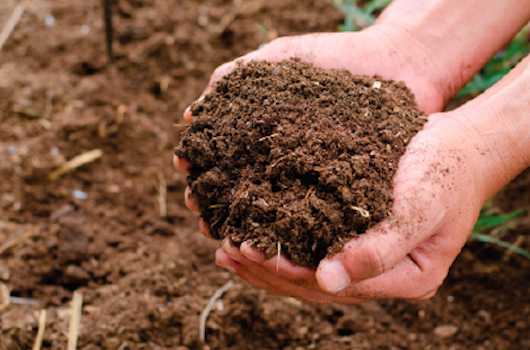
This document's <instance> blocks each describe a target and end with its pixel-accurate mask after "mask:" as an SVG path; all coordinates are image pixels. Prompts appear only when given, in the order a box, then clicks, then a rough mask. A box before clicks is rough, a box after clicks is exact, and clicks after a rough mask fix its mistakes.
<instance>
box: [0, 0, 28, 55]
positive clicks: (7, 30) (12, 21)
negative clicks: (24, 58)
mask: <svg viewBox="0 0 530 350" xmlns="http://www.w3.org/2000/svg"><path fill="white" fill-rule="evenodd" d="M25 10H26V5H23V4H22V5H18V6H17V7H15V10H13V13H12V14H11V17H9V19H8V20H7V23H6V25H5V27H4V29H2V32H1V33H0V51H1V50H2V47H3V46H4V44H5V42H6V41H7V39H9V37H10V36H11V33H13V30H14V29H15V27H16V25H17V24H18V22H19V21H20V18H22V14H23V13H24V11H25Z"/></svg>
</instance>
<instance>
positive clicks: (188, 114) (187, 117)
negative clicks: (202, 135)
mask: <svg viewBox="0 0 530 350" xmlns="http://www.w3.org/2000/svg"><path fill="white" fill-rule="evenodd" d="M184 120H185V121H186V123H191V107H189V106H188V107H186V109H185V110H184Z"/></svg>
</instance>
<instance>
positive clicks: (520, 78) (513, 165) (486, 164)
mask: <svg viewBox="0 0 530 350" xmlns="http://www.w3.org/2000/svg"><path fill="white" fill-rule="evenodd" d="M528 66H530V58H527V59H525V60H524V61H523V62H521V63H520V64H519V65H518V66H517V67H516V68H515V69H514V70H512V72H510V73H509V75H507V76H506V77H505V78H504V79H502V80H501V81H500V82H499V83H497V84H496V85H495V86H493V87H492V88H491V89H489V90H488V91H486V92H485V93H484V94H482V95H480V96H479V97H477V98H476V99H474V100H472V101H470V102H469V103H467V104H465V105H463V106H462V107H460V108H458V109H456V110H455V111H453V112H451V114H450V115H451V117H453V118H455V119H457V120H458V121H459V122H460V123H461V125H463V126H464V128H465V129H466V130H467V131H468V134H469V135H470V136H469V137H470V139H471V140H472V142H473V147H474V152H475V155H474V157H473V159H475V162H474V165H473V166H474V168H476V169H477V172H476V173H477V181H478V182H480V187H481V188H482V189H483V193H485V194H486V198H485V200H487V199H489V198H491V197H492V196H493V195H495V194H496V193H497V192H498V191H500V190H501V189H502V188H503V187H504V186H505V185H507V184H508V182H510V181H511V180H512V179H514V178H515V177H516V176H517V175H518V174H520V173H521V172H522V171H523V170H524V169H526V168H528V167H529V166H530V110H528V106H529V105H530V92H529V91H530V68H528Z"/></svg>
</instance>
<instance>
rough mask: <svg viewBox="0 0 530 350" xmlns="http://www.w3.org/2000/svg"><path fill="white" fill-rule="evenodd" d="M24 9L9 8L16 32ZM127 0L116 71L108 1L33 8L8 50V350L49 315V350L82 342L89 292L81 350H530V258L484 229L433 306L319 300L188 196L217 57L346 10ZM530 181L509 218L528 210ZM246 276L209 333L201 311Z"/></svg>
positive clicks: (519, 186) (2, 54) (520, 230)
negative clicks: (263, 262)
mask: <svg viewBox="0 0 530 350" xmlns="http://www.w3.org/2000/svg"><path fill="white" fill-rule="evenodd" d="M15 3H16V2H15V1H14V0H3V1H2V2H1V3H0V21H1V22H0V23H1V24H2V27H3V24H4V23H5V21H6V19H7V18H8V17H9V15H10V13H11V11H12V9H13V8H14V5H15ZM118 3H119V8H118V11H117V14H116V17H115V24H116V36H117V38H116V41H115V43H114V51H115V60H114V63H113V64H112V65H107V63H106V54H105V41H104V38H103V21H102V19H101V8H100V1H97V0H86V1H81V0H75V1H72V0H68V1H66V0H53V1H52V0H37V1H31V2H27V6H28V7H27V9H26V11H25V13H24V15H23V16H22V19H21V21H20V23H19V24H18V25H17V27H16V28H15V30H14V32H13V33H12V35H11V36H10V38H9V40H8V42H7V43H6V44H5V46H4V47H3V48H2V51H0V178H1V181H0V246H2V245H3V244H5V243H8V242H12V241H13V240H14V239H17V238H19V239H20V242H19V243H18V244H16V245H14V246H13V247H11V248H9V249H7V250H5V251H3V252H2V253H1V255H0V304H2V302H3V301H5V295H4V292H5V290H6V289H5V287H7V288H8V289H9V290H10V293H11V295H12V296H13V297H17V298H13V299H12V303H11V304H10V305H8V306H7V308H5V309H3V310H2V311H0V349H2V350H5V349H9V350H13V349H30V348H32V346H33V341H34V339H35V337H36V334H37V319H38V312H39V310H42V309H45V310H47V322H46V331H45V333H44V343H43V349H64V348H65V347H66V342H67V334H68V321H69V316H70V309H71V307H70V300H71V298H72V293H73V291H75V290H79V291H80V292H81V293H82V294H83V298H84V303H83V305H84V306H83V314H82V322H81V328H80V334H79V341H78V346H79V348H80V349H178V350H186V349H287V350H295V349H297V350H299V349H324V350H326V349H344V350H347V349H528V348H530V334H529V331H528V327H529V325H530V293H528V291H529V290H530V263H529V261H528V260H526V259H524V258H522V257H520V256H518V255H516V254H510V253H509V252H507V251H506V250H504V249H502V248H499V247H497V246H494V245H485V244H483V243H480V242H473V241H471V242H470V243H469V244H468V245H467V246H466V247H465V248H464V251H463V252H462V254H461V255H460V256H459V258H458V259H457V261H456V262H455V264H454V266H453V268H452V269H451V271H450V273H449V276H448V278H447V280H446V281H445V283H444V285H443V286H442V287H441V289H440V291H439V292H438V294H437V295H436V296H435V297H434V298H432V299H431V300H429V301H426V302H411V301H401V300H385V301H371V302H368V303H365V304H362V305H357V306H346V305H318V306H316V305H307V304H303V303H300V302H298V301H296V300H293V299H289V298H280V297H276V296H273V295H270V294H268V293H266V292H264V291H262V290H258V289H256V288H253V287H251V286H249V285H248V284H246V283H245V282H244V281H242V280H240V279H238V278H236V277H234V276H233V275H232V274H230V273H228V272H226V271H224V270H222V269H220V268H218V267H217V266H216V265H215V263H214V251H215V249H216V247H217V246H218V243H217V242H216V241H213V240H208V239H207V238H205V237H203V236H202V235H201V234H200V233H199V229H198V225H197V219H198V216H197V215H195V214H193V213H191V212H190V211H188V210H187V209H186V208H185V206H184V200H183V191H184V188H185V186H186V180H185V176H184V175H182V174H179V173H178V172H176V171H175V170H174V169H173V168H172V164H171V158H172V153H173V147H174V146H176V145H177V144H178V142H179V135H180V133H181V131H182V128H173V127H172V125H173V124H174V123H176V124H182V123H183V120H182V118H181V115H182V112H183V110H184V108H185V107H186V106H187V105H189V104H190V103H191V102H192V101H193V100H194V99H195V98H196V97H197V96H199V94H200V92H201V91H202V89H203V88H204V86H205V85H206V83H207V81H208V78H209V76H210V74H211V72H212V71H213V69H214V68H215V67H216V66H217V65H219V64H221V63H222V62H224V61H227V60H230V59H233V58H234V57H236V56H239V55H241V54H244V53H245V52H248V51H250V50H253V49H255V48H257V47H258V46H259V45H261V44H263V43H265V42H266V41H267V40H270V39H271V38H273V37H274V36H276V35H287V34H298V33H303V32H315V31H334V30H336V28H337V26H338V25H339V24H340V23H341V18H342V14H341V13H340V12H338V11H336V10H335V9H334V8H333V7H332V6H330V5H329V4H327V3H326V2H324V1H318V0H317V1H294V0H267V1H262V0H254V1H242V2H241V5H239V6H238V4H239V2H238V1H232V0H211V1H196V0H182V1H170V0H134V1H132V0H131V1H125V0H120V1H119V2H118ZM52 16H53V17H52ZM46 23H47V25H46ZM258 24H259V25H261V26H262V27H259V26H258ZM260 28H261V29H263V28H266V29H267V30H260ZM94 149H100V150H102V156H101V157H100V158H99V159H96V160H94V161H93V162H91V163H89V164H86V165H84V166H82V167H80V168H78V169H76V170H75V171H73V172H70V173H68V174H65V175H63V176H62V177H60V178H58V179H57V180H55V181H51V180H49V179H48V174H49V172H50V171H52V170H53V169H55V168H56V167H57V166H60V165H61V164H64V163H65V161H66V160H68V159H71V158H73V157H75V156H77V155H79V154H82V153H84V152H86V151H90V150H94ZM529 179H530V173H529V172H528V171H527V172H526V173H524V174H523V175H522V176H521V177H519V178H518V179H516V180H515V181H514V182H513V185H512V186H511V187H509V188H508V189H507V190H506V191H505V192H504V193H503V194H501V195H499V196H498V198H497V201H496V203H495V205H496V206H497V207H498V208H499V209H498V210H499V212H507V211H510V210H512V209H514V208H519V207H520V206H522V205H528V203H529V200H530V184H529V182H530V180H529ZM164 199H165V201H164ZM164 203H166V204H167V206H164ZM164 214H165V215H164ZM516 223H517V224H518V226H517V227H515V228H513V229H511V230H509V231H508V232H506V233H505V235H504V237H503V239H505V240H508V241H511V242H518V244H520V246H521V247H523V248H525V249H530V238H529V236H528V234H527V233H528V231H529V230H530V218H529V215H528V213H527V212H526V213H524V214H523V215H521V217H519V218H518V219H517V220H516ZM230 280H231V281H233V282H234V285H233V286H232V288H231V289H230V290H229V291H228V292H227V293H226V294H224V295H223V296H222V298H221V299H219V300H218V301H217V302H216V303H215V305H214V308H213V309H212V312H211V313H210V316H209V318H208V322H207V324H206V326H207V327H206V342H207V344H206V345H205V344H202V343H201V342H200V340H199V335H198V333H199V315H200V313H201V311H202V310H203V309H204V308H205V306H206V304H207V303H208V300H209V299H210V297H211V296H212V295H213V294H214V292H215V291H216V290H217V289H219V288H220V287H221V286H222V285H224V284H225V283H226V282H227V281H230Z"/></svg>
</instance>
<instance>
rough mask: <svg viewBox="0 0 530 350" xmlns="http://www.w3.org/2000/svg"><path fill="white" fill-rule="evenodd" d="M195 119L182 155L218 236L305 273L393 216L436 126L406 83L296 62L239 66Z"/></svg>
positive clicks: (200, 105) (195, 111) (196, 107)
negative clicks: (401, 181)
mask: <svg viewBox="0 0 530 350" xmlns="http://www.w3.org/2000/svg"><path fill="white" fill-rule="evenodd" d="M191 111H192V122H191V125H190V126H189V127H188V128H187V129H186V131H185V133H184V136H183V139H182V142H181V145H180V146H179V147H178V148H177V149H176V154H177V155H178V156H179V157H183V158H186V159H188V160H189V161H190V162H191V163H192V164H193V167H192V169H191V171H190V175H189V178H188V182H189V185H190V187H191V189H192V193H193V196H194V197H196V199H197V201H198V203H199V207H200V209H201V212H202V215H203V217H204V219H205V221H206V222H207V223H208V224H209V226H210V232H211V234H212V236H213V237H216V238H224V237H229V238H230V239H231V241H232V242H233V243H235V244H240V243H241V242H243V241H245V240H251V241H252V243H253V245H254V246H256V247H257V248H258V249H260V250H262V251H264V252H266V253H267V255H268V256H273V255H275V254H276V253H277V252H278V249H279V250H280V251H281V252H282V253H283V254H285V255H286V256H287V257H288V258H289V259H290V260H291V261H293V262H294V263H296V264H298V265H301V266H307V267H315V266H316V265H317V264H318V262H319V261H320V260H322V259H323V258H324V257H325V256H329V255H331V254H334V253H336V252H338V251H340V249H341V248H342V246H343V244H344V242H346V241H348V240H349V239H351V238H352V237H355V236H356V235H358V234H362V233H363V232H365V231H366V230H367V229H369V228H370V227H372V226H374V225H375V224H377V223H378V222H380V221H381V220H383V219H384V218H386V217H388V216H389V215H390V213H391V209H392V199H393V197H392V177H393V175H394V173H395V171H396V169H397V166H398V161H399V157H400V156H401V155H402V154H403V153H404V151H405V148H406V146H407V143H408V142H409V141H410V139H411V138H412V137H413V136H414V134H416V133H417V132H418V131H419V130H420V129H421V127H422V125H423V124H424V122H425V119H426V118H425V117H424V115H423V113H422V112H421V111H420V110H419V109H418V107H417V105H416V103H415V101H414V98H413V96H412V94H411V93H410V92H409V91H408V90H407V88H406V86H405V85H404V84H403V83H397V84H396V83H394V82H392V81H384V80H382V79H380V78H377V77H375V78H369V77H365V76H354V75H352V74H351V73H349V72H347V71H345V70H324V69H321V68H317V67H314V66H313V65H311V64H309V63H304V62H301V61H299V60H297V59H293V60H289V61H287V60H285V61H282V62H279V63H270V62H264V61H257V62H250V63H249V64H245V65H243V64H241V65H240V66H239V68H238V69H236V70H235V71H233V72H232V73H231V74H229V75H227V76H226V77H224V78H223V79H222V80H221V81H219V82H218V83H217V86H216V87H215V88H214V89H213V91H212V92H210V93H209V94H208V95H207V96H205V98H204V99H202V100H200V101H198V102H196V103H194V104H193V106H192V108H191Z"/></svg>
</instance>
